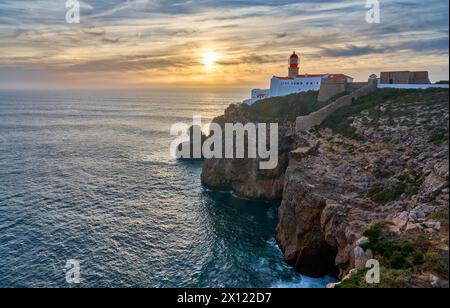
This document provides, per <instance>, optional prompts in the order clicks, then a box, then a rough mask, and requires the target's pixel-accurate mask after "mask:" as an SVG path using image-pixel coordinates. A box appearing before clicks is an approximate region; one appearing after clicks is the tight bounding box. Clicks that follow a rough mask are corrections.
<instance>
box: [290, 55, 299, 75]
mask: <svg viewBox="0 0 450 308" xmlns="http://www.w3.org/2000/svg"><path fill="white" fill-rule="evenodd" d="M298 62H299V57H298V55H297V54H296V53H295V51H294V53H293V54H292V55H291V56H290V57H289V74H288V76H289V77H290V78H296V77H297V76H298V74H299V70H300V69H299V67H298Z"/></svg>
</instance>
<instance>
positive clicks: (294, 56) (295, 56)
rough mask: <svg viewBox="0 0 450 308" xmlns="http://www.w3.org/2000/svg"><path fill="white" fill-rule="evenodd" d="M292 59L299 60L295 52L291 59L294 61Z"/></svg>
mask: <svg viewBox="0 0 450 308" xmlns="http://www.w3.org/2000/svg"><path fill="white" fill-rule="evenodd" d="M292 58H295V59H298V55H297V54H296V53H295V51H294V53H293V54H292V55H291V59H292Z"/></svg>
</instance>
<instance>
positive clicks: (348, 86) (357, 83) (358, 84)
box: [347, 82, 367, 92]
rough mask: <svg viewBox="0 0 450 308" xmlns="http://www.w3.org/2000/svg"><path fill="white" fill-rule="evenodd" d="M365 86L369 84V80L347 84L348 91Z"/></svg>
mask: <svg viewBox="0 0 450 308" xmlns="http://www.w3.org/2000/svg"><path fill="white" fill-rule="evenodd" d="M365 86H367V82H352V83H349V84H347V91H352V92H353V91H356V90H358V89H361V88H362V87H365Z"/></svg>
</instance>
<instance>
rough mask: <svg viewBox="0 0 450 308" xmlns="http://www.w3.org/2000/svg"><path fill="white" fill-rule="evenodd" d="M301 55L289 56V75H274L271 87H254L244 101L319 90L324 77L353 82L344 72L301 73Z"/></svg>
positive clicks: (253, 101) (250, 102) (251, 101)
mask: <svg viewBox="0 0 450 308" xmlns="http://www.w3.org/2000/svg"><path fill="white" fill-rule="evenodd" d="M299 71H300V68H299V56H298V55H297V54H296V53H295V51H294V53H293V54H292V55H291V56H290V57H289V71H288V76H287V77H277V76H273V77H272V79H271V81H270V89H267V90H264V89H254V90H252V97H251V99H248V100H246V101H244V103H245V104H248V105H252V104H254V103H255V102H257V101H259V100H261V99H265V98H269V97H276V96H285V95H289V94H293V93H300V92H307V91H319V90H320V85H321V82H322V78H326V77H331V78H345V79H347V82H348V83H352V82H353V78H352V77H350V76H347V75H344V74H311V75H309V74H302V75H300V74H299Z"/></svg>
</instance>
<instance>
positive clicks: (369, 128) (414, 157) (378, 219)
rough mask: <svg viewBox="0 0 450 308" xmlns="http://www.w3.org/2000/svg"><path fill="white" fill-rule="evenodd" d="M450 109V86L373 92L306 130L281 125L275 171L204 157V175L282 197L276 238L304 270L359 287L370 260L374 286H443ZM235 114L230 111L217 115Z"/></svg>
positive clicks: (238, 116) (241, 189) (216, 182)
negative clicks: (377, 275)
mask: <svg viewBox="0 0 450 308" xmlns="http://www.w3.org/2000/svg"><path fill="white" fill-rule="evenodd" d="M235 112H237V113H235ZM448 114H449V113H448V90H426V91H418V90H378V91H377V92H376V93H374V94H370V95H368V96H367V97H364V98H361V99H359V100H357V101H355V102H354V103H353V104H351V105H350V106H347V107H344V108H341V109H339V110H338V111H336V112H335V113H334V114H333V115H331V116H330V117H329V118H327V119H326V120H325V122H324V123H322V124H321V126H320V127H317V128H315V129H313V130H311V131H309V132H307V133H299V132H297V133H296V132H295V131H293V129H292V125H291V124H290V123H291V122H289V121H286V122H285V123H287V124H286V125H285V126H284V127H283V130H282V131H281V132H280V138H282V139H280V140H283V141H282V142H281V144H282V147H281V149H280V154H281V155H280V165H279V168H278V169H277V170H273V171H271V172H265V173H260V172H259V171H258V170H257V165H256V164H255V162H254V161H246V160H244V161H239V160H230V161H225V160H220V161H217V160H211V161H208V160H207V161H206V162H205V167H204V172H203V180H204V183H205V184H206V185H208V186H210V187H220V188H223V189H234V190H236V191H237V192H238V193H239V194H240V195H243V196H250V197H258V198H267V199H276V198H278V197H279V196H281V198H282V203H281V206H280V209H279V225H278V228H277V238H278V242H279V245H280V247H281V249H282V250H283V252H284V253H285V256H286V260H287V261H288V262H289V263H290V264H292V265H293V266H295V267H296V268H297V269H298V270H299V271H300V272H302V273H305V274H308V275H310V276H323V275H325V274H336V275H338V276H339V277H340V278H345V280H344V282H343V283H341V284H340V285H338V286H342V287H345V286H349V287H366V286H368V285H366V284H365V282H364V267H365V264H366V261H367V260H368V259H372V258H375V259H377V260H380V262H381V266H382V274H381V275H382V284H381V286H388V287H391V286H400V287H406V286H425V287H428V286H434V287H436V286H448V198H449V191H448V176H449V173H448V168H449V165H448V163H449V161H448V160H449V156H448V120H449V119H448ZM242 116H243V114H242V113H241V111H237V110H231V112H230V110H229V111H228V112H227V113H226V115H225V118H224V120H227V121H228V120H233V122H234V121H239V120H242V119H243V118H242ZM248 117H249V115H248V114H247V115H246V116H245V117H244V119H248ZM294 148H295V150H293V149H294Z"/></svg>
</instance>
